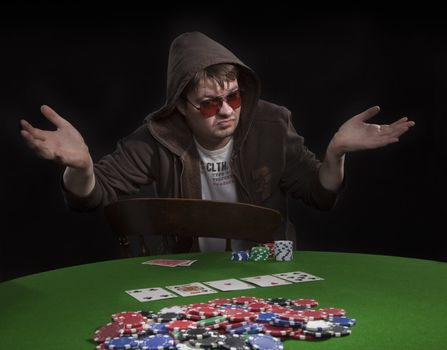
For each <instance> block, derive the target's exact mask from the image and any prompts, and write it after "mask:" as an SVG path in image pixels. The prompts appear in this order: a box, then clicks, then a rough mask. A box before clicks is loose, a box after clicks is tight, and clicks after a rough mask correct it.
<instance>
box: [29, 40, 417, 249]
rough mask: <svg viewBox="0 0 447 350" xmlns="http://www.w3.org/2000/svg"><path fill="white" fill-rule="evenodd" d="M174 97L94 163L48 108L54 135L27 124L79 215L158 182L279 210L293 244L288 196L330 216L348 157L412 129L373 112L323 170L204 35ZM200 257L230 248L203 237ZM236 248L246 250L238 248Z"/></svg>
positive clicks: (176, 65) (171, 80)
mask: <svg viewBox="0 0 447 350" xmlns="http://www.w3.org/2000/svg"><path fill="white" fill-rule="evenodd" d="M167 78H168V82H167V99H166V103H165V105H164V106H162V107H161V108H160V109H159V110H157V111H155V112H153V113H151V114H150V115H149V116H148V117H147V118H146V119H145V122H144V123H143V125H141V126H140V127H139V128H137V129H136V130H135V131H134V132H133V133H132V134H131V135H129V136H127V137H125V138H124V139H122V140H120V141H119V143H118V145H117V148H116V150H115V151H114V152H113V153H112V154H109V155H106V156H105V157H103V158H102V159H101V160H100V161H99V162H98V163H97V164H93V161H92V158H91V157H90V154H89V150H88V147H87V145H86V144H85V143H84V140H83V138H82V136H81V135H80V134H79V132H78V131H77V130H76V129H75V128H74V127H73V126H72V125H71V124H70V123H69V122H68V121H66V120H65V119H63V118H62V117H61V116H59V115H58V114H57V113H56V112H55V111H53V110H52V109H51V108H50V107H48V106H42V108H41V112H42V114H43V115H44V116H45V117H47V118H48V119H49V120H50V121H51V122H52V123H53V124H54V125H55V126H56V127H57V130H56V131H44V130H39V129H36V128H33V127H32V126H31V125H30V124H29V123H28V122H26V121H25V120H22V121H21V125H22V130H21V134H22V136H23V137H24V138H25V140H26V141H27V143H28V144H29V146H30V147H31V148H33V149H34V150H35V152H36V153H37V154H38V155H39V156H41V157H43V158H46V159H51V160H54V161H56V162H59V163H61V164H63V165H65V166H66V170H65V172H64V175H63V185H64V193H65V196H66V200H67V202H68V204H69V206H71V207H72V208H74V209H86V208H87V209H89V208H92V209H93V208H97V207H100V206H104V205H107V204H108V203H111V202H113V201H116V200H117V199H118V197H119V196H120V195H124V194H130V193H135V192H137V191H138V190H139V188H140V187H141V186H143V185H148V184H151V183H155V186H156V192H157V194H158V196H159V197H166V198H202V199H211V200H223V201H229V202H244V203H251V204H255V205H260V206H264V207H268V208H272V209H276V210H278V211H280V213H281V214H282V217H283V223H282V227H281V232H278V235H277V237H276V238H277V239H290V240H295V233H294V229H293V227H292V225H291V224H289V221H288V218H287V197H288V196H291V197H293V198H297V199H301V200H303V201H304V202H305V203H306V204H308V205H310V206H314V207H316V208H319V209H330V208H331V207H332V206H333V205H334V203H335V201H336V197H337V194H338V191H339V189H340V187H341V185H342V183H343V178H344V172H343V169H344V158H345V154H346V153H349V152H353V151H357V150H363V149H372V148H378V147H382V146H386V145H388V144H391V143H394V142H397V141H398V138H399V137H400V136H401V135H402V134H403V133H405V132H406V131H407V130H408V129H409V128H410V127H412V126H413V125H414V122H412V121H409V120H408V119H407V118H401V119H399V120H397V121H396V122H394V123H392V124H391V125H377V124H369V123H366V120H368V119H369V118H371V117H373V116H374V115H376V114H377V113H378V112H379V107H377V106H376V107H372V108H369V109H367V110H366V111H364V112H362V113H360V114H358V115H356V116H354V117H352V118H351V119H349V120H348V121H346V122H345V123H344V124H343V125H342V126H341V127H340V128H339V130H338V131H337V132H336V133H335V135H334V136H333V138H332V139H331V141H330V143H329V145H328V147H327V150H326V155H325V157H324V160H323V161H322V162H320V161H319V160H318V159H316V157H315V155H314V154H313V153H312V152H310V151H309V150H308V149H307V148H306V147H305V146H304V144H303V138H302V137H301V136H300V135H298V134H297V133H296V131H295V129H294V127H293V125H292V122H291V114H290V112H289V111H288V110H287V109H286V108H284V107H281V106H277V105H275V104H272V103H269V102H266V101H263V100H261V99H260V85H259V81H258V78H257V76H256V74H255V73H254V72H253V71H252V70H251V69H250V68H249V67H248V66H246V65H245V64H243V63H242V62H241V61H240V60H239V59H238V58H237V57H236V56H235V55H234V54H233V53H231V52H230V51H229V50H228V49H226V48H225V47H223V46H222V45H220V44H219V43H217V42H215V41H213V40H212V39H210V38H209V37H207V36H205V35H204V34H202V33H199V32H191V33H184V34H182V35H180V36H179V37H177V38H176V39H175V40H174V41H173V43H172V45H171V48H170V52H169V62H168V77H167ZM199 243H200V249H201V250H223V248H224V247H225V245H224V243H223V242H222V240H219V239H203V238H202V239H200V242H199ZM232 243H233V247H232V248H233V249H238V248H240V247H242V246H243V243H244V242H238V241H233V242H232Z"/></svg>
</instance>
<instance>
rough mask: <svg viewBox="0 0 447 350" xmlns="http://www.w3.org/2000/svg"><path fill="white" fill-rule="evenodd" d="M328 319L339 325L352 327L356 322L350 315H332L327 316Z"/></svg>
mask: <svg viewBox="0 0 447 350" xmlns="http://www.w3.org/2000/svg"><path fill="white" fill-rule="evenodd" d="M328 321H330V322H332V323H334V324H336V325H339V326H345V327H352V326H354V325H355V324H356V322H357V321H356V320H355V318H350V317H346V316H334V317H329V318H328Z"/></svg>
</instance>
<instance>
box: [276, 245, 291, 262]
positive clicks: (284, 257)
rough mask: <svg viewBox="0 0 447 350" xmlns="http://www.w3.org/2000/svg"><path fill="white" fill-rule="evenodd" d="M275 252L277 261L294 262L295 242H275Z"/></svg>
mask: <svg viewBox="0 0 447 350" xmlns="http://www.w3.org/2000/svg"><path fill="white" fill-rule="evenodd" d="M274 250H275V259H276V261H291V260H293V241H275V243H274Z"/></svg>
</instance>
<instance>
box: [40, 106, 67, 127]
mask: <svg viewBox="0 0 447 350" xmlns="http://www.w3.org/2000/svg"><path fill="white" fill-rule="evenodd" d="M40 111H41V112H42V114H43V115H44V116H45V117H46V118H47V119H48V120H49V121H50V122H51V123H53V124H54V125H55V126H56V127H57V128H61V127H62V126H64V125H65V124H66V123H67V121H66V120H65V119H64V118H62V117H61V116H60V115H59V114H57V113H56V111H55V110H54V109H52V108H51V107H49V106H47V105H42V106H41V107H40Z"/></svg>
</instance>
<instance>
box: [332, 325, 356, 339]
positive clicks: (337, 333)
mask: <svg viewBox="0 0 447 350" xmlns="http://www.w3.org/2000/svg"><path fill="white" fill-rule="evenodd" d="M328 332H329V333H330V334H331V335H332V336H333V337H345V336H347V335H350V334H351V333H352V331H351V329H350V328H349V327H345V326H339V325H333V326H332V327H331V328H330V329H329V330H328Z"/></svg>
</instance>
